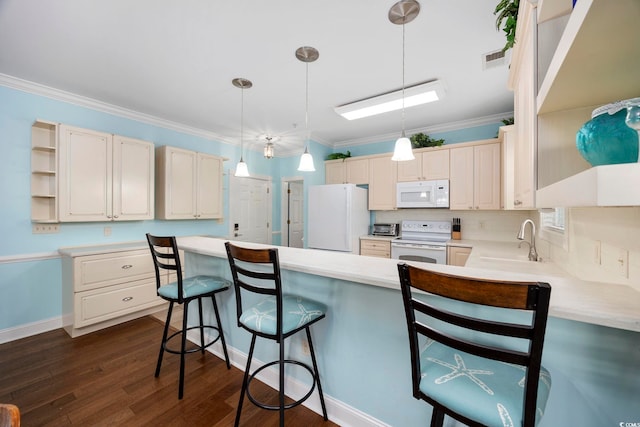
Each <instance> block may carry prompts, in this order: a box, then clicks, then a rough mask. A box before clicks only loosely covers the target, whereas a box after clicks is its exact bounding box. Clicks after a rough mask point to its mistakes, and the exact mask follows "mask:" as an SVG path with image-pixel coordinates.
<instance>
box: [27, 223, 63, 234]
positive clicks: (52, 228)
mask: <svg viewBox="0 0 640 427" xmlns="http://www.w3.org/2000/svg"><path fill="white" fill-rule="evenodd" d="M31 232H32V233H33V234H52V233H59V232H60V224H33V225H32V226H31Z"/></svg>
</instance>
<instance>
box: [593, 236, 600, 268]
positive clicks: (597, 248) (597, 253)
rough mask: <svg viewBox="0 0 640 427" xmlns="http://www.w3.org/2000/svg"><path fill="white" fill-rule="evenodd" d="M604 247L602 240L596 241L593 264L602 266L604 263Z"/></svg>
mask: <svg viewBox="0 0 640 427" xmlns="http://www.w3.org/2000/svg"><path fill="white" fill-rule="evenodd" d="M601 253H602V245H601V244H600V240H596V241H595V242H594V243H593V253H592V254H593V263H594V264H595V265H600V264H601V263H602V255H601Z"/></svg>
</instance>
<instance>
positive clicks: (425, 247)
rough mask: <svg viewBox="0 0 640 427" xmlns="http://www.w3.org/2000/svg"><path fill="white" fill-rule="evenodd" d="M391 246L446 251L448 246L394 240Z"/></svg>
mask: <svg viewBox="0 0 640 427" xmlns="http://www.w3.org/2000/svg"><path fill="white" fill-rule="evenodd" d="M391 246H395V247H397V248H416V249H429V250H432V251H446V250H447V248H446V247H445V246H431V245H423V244H416V243H396V242H392V243H391Z"/></svg>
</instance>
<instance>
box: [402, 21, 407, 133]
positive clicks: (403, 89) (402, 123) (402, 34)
mask: <svg viewBox="0 0 640 427" xmlns="http://www.w3.org/2000/svg"><path fill="white" fill-rule="evenodd" d="M405 19H406V17H404V18H402V138H404V137H405V134H404V21H405Z"/></svg>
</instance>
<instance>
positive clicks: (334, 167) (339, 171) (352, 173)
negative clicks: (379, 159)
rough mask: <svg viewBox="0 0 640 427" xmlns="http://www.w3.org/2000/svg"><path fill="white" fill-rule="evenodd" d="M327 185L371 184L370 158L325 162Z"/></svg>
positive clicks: (325, 180)
mask: <svg viewBox="0 0 640 427" xmlns="http://www.w3.org/2000/svg"><path fill="white" fill-rule="evenodd" d="M324 182H325V184H369V158H368V157H365V158H357V157H356V158H347V159H338V160H327V161H325V162H324Z"/></svg>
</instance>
